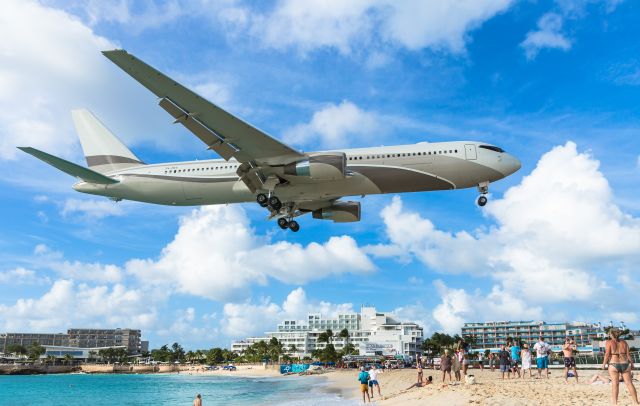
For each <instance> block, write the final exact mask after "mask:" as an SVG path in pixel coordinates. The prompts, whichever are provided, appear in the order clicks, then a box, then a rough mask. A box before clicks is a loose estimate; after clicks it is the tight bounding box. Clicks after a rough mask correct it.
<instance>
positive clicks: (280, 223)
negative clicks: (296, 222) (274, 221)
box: [278, 217, 289, 230]
mask: <svg viewBox="0 0 640 406" xmlns="http://www.w3.org/2000/svg"><path fill="white" fill-rule="evenodd" d="M278 226H280V228H281V229H283V230H286V229H287V228H289V222H288V221H287V219H286V218H284V217H280V218H279V219H278Z"/></svg>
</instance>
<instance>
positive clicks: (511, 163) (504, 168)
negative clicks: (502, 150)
mask: <svg viewBox="0 0 640 406" xmlns="http://www.w3.org/2000/svg"><path fill="white" fill-rule="evenodd" d="M500 166H501V168H500V169H501V172H502V173H504V176H509V175H511V174H512V173H515V172H517V171H518V170H519V169H520V168H522V163H521V162H520V160H519V159H518V158H516V157H514V156H513V155H509V154H505V155H504V156H503V157H502V161H501V165H500Z"/></svg>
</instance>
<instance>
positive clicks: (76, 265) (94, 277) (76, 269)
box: [30, 244, 123, 283]
mask: <svg viewBox="0 0 640 406" xmlns="http://www.w3.org/2000/svg"><path fill="white" fill-rule="evenodd" d="M33 252H34V255H33V257H32V258H30V262H31V264H32V266H33V267H34V268H36V269H38V270H39V271H54V272H56V273H57V274H59V275H60V276H62V277H63V278H65V279H70V280H73V281H92V282H101V283H116V282H121V281H122V279H123V271H122V269H121V268H120V267H118V266H116V265H111V264H101V263H99V262H94V263H86V262H80V261H68V260H65V259H64V254H63V253H62V252H60V251H55V250H52V249H51V248H49V247H48V246H46V245H45V244H38V245H37V246H36V247H35V249H34V250H33Z"/></svg>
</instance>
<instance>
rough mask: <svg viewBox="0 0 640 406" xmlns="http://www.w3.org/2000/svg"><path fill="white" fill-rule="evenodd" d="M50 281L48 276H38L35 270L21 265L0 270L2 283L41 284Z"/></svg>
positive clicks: (0, 282)
mask: <svg viewBox="0 0 640 406" xmlns="http://www.w3.org/2000/svg"><path fill="white" fill-rule="evenodd" d="M50 282H51V281H50V279H49V278H48V277H46V276H38V274H37V273H36V272H35V271H33V270H31V269H26V268H23V267H18V268H15V269H10V270H8V271H3V272H0V284H3V285H13V286H15V285H43V284H48V283H50Z"/></svg>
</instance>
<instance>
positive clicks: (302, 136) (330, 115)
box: [283, 100, 384, 148]
mask: <svg viewBox="0 0 640 406" xmlns="http://www.w3.org/2000/svg"><path fill="white" fill-rule="evenodd" d="M383 132H384V126H383V125H382V123H381V121H380V120H379V116H378V115H376V114H375V113H372V112H368V111H364V110H362V109H360V108H359V107H358V106H356V105H355V104H353V103H351V102H350V101H347V100H344V101H342V103H340V104H338V105H335V104H329V105H327V106H325V107H324V108H323V109H321V110H319V111H316V112H315V113H314V114H313V117H312V118H311V121H310V122H308V123H305V124H298V125H296V126H294V127H292V128H290V129H289V130H287V131H285V133H284V136H283V138H284V140H285V142H288V143H291V144H295V145H305V144H310V143H311V142H310V140H315V139H317V140H318V141H319V144H320V145H321V146H322V147H325V148H333V147H338V146H342V147H344V146H345V145H349V144H350V143H351V142H352V141H353V140H354V139H360V140H361V139H368V140H370V139H371V138H374V137H376V136H378V135H379V134H380V133H383Z"/></svg>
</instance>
